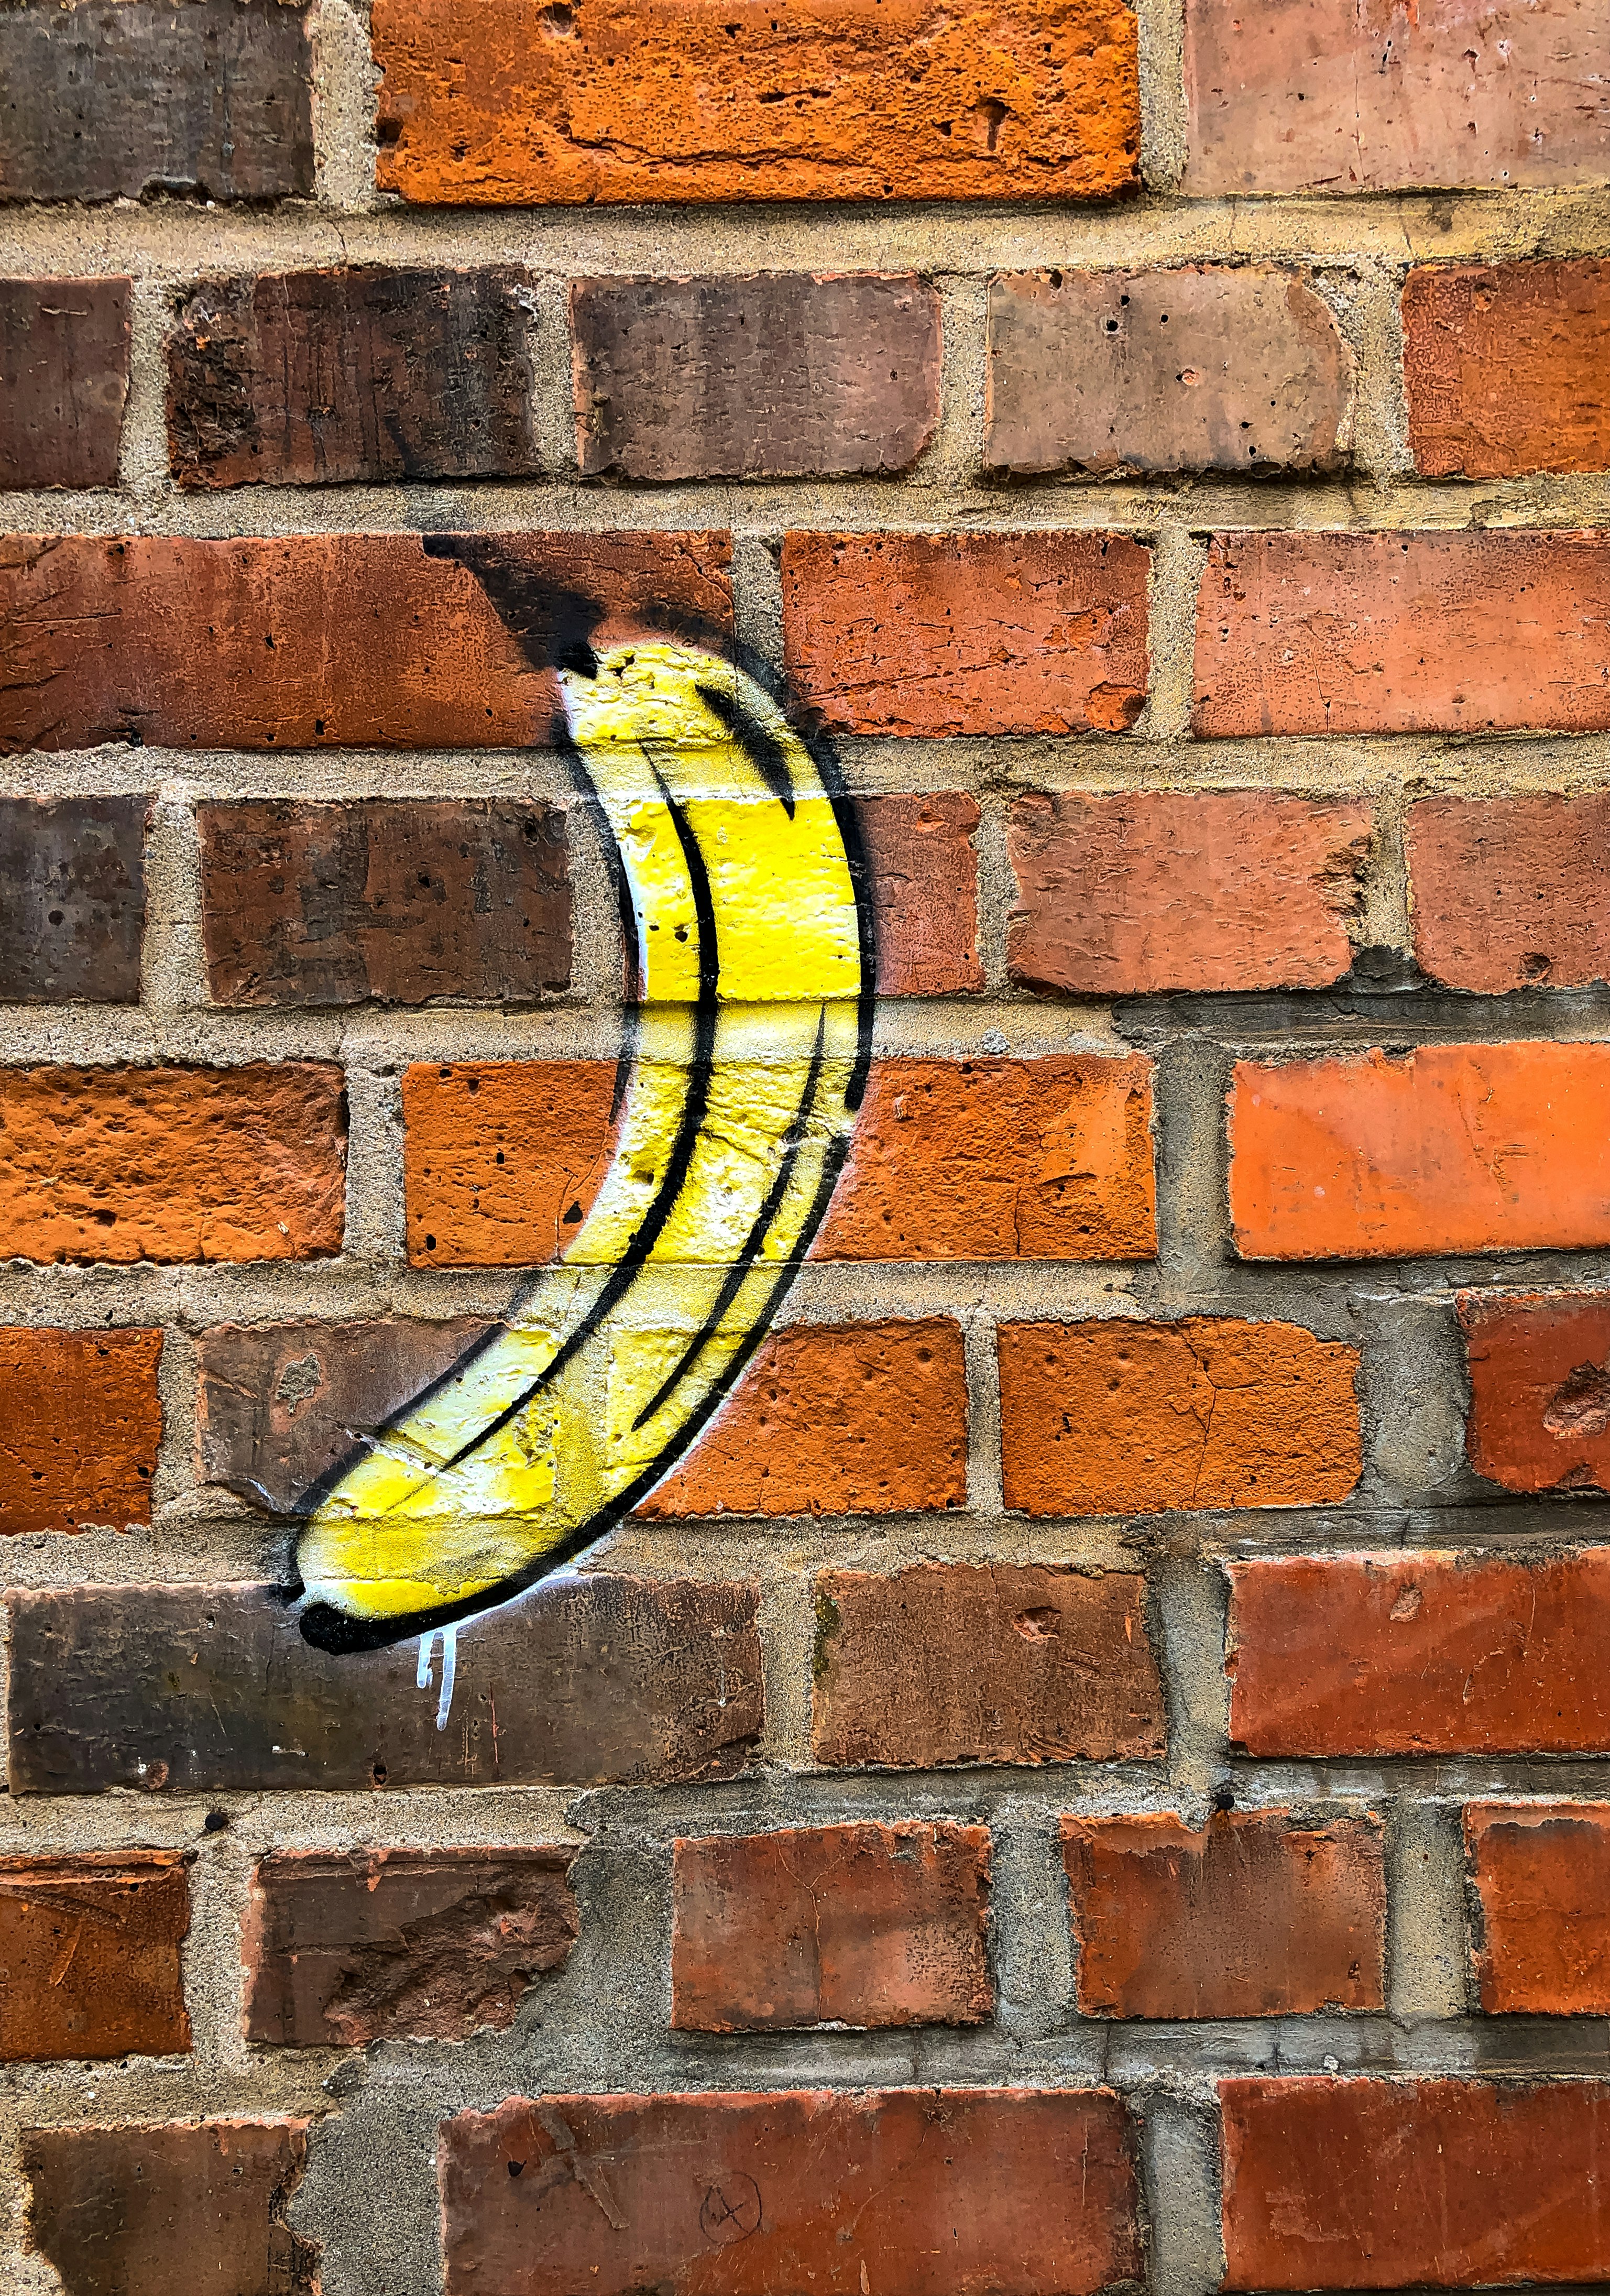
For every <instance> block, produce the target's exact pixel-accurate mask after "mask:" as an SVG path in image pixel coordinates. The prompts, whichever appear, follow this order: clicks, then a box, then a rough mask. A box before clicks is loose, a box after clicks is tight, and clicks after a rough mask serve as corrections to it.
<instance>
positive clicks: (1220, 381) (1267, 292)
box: [984, 264, 1353, 477]
mask: <svg viewBox="0 0 1610 2296" xmlns="http://www.w3.org/2000/svg"><path fill="white" fill-rule="evenodd" d="M1352 372H1353V360H1352V354H1351V351H1350V350H1349V349H1348V348H1347V345H1346V344H1345V343H1344V342H1343V340H1342V333H1341V330H1340V329H1339V328H1338V326H1337V324H1336V322H1335V317H1334V316H1333V315H1332V313H1331V311H1330V308H1329V307H1328V306H1327V304H1326V303H1324V302H1322V301H1321V299H1320V298H1319V297H1318V295H1316V294H1315V292H1314V291H1313V289H1312V288H1311V287H1310V286H1309V285H1308V284H1307V283H1306V282H1305V281H1304V280H1302V278H1301V277H1299V276H1298V275H1297V274H1296V273H1295V272H1290V271H1271V270H1268V269H1263V268H1260V267H1256V266H1253V267H1249V268H1246V269H1237V270H1231V269H1229V268H1228V267H1227V266H1223V265H1220V264H1187V265H1183V266H1181V267H1180V268H1179V270H1177V271H1030V272H1023V273H1019V274H1017V275H1015V276H1008V277H1006V278H1002V279H997V280H996V281H995V282H994V283H992V285H991V287H990V368H989V377H990V380H989V401H988V406H987V410H986V414H985V418H984V420H985V438H984V460H985V462H986V463H988V464H989V465H990V467H991V468H992V469H995V470H1000V471H1014V472H1016V473H1018V474H1019V475H1020V476H1025V477H1037V476H1039V475H1042V474H1043V473H1045V472H1047V471H1064V470H1074V471H1097V472H1100V473H1102V474H1103V475H1104V476H1105V475H1107V474H1109V473H1111V472H1113V471H1250V470H1261V469H1269V468H1277V469H1281V470H1292V471H1333V470H1336V469H1339V468H1340V467H1341V466H1342V464H1343V463H1345V461H1346V460H1347V452H1348V447H1349V445H1350V443H1351V427H1352V422H1351V417H1352Z"/></svg>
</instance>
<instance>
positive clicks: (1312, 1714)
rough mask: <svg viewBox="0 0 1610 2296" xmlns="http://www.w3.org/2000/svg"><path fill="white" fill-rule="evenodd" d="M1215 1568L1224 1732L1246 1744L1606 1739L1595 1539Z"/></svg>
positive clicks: (1293, 1751) (1603, 1625)
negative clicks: (1225, 1603)
mask: <svg viewBox="0 0 1610 2296" xmlns="http://www.w3.org/2000/svg"><path fill="white" fill-rule="evenodd" d="M1229 1579H1230V1628H1229V1637H1230V1640H1229V1657H1228V1661H1227V1671H1228V1674H1229V1676H1230V1735H1231V1737H1232V1738H1233V1739H1234V1740H1235V1741H1236V1743H1237V1744H1238V1745H1240V1746H1244V1748H1245V1749H1246V1751H1248V1752H1249V1753H1252V1754H1262V1755H1313V1756H1316V1757H1318V1758H1321V1759H1323V1758H1326V1757H1333V1756H1343V1755H1354V1754H1356V1755H1362V1756H1363V1757H1365V1758H1366V1759H1369V1758H1372V1757H1374V1756H1376V1755H1392V1754H1525V1753H1540V1754H1583V1753H1602V1752H1603V1751H1605V1750H1606V1748H1610V1690H1607V1689H1606V1663H1607V1661H1610V1548H1604V1547H1589V1548H1586V1549H1583V1550H1581V1551H1579V1552H1577V1553H1574V1554H1566V1555H1563V1556H1560V1557H1559V1558H1557V1559H1554V1560H1545V1561H1540V1562H1507V1561H1506V1560H1503V1559H1502V1558H1499V1557H1496V1556H1487V1555H1481V1554H1463V1555H1461V1554H1383V1555H1378V1556H1377V1555H1366V1554H1339V1555H1333V1556H1329V1557H1324V1556H1318V1555H1314V1556H1309V1555H1302V1556H1294V1557H1292V1558H1290V1559H1286V1558H1281V1559H1278V1560H1277V1559H1274V1558H1270V1559H1269V1560H1262V1561H1258V1562H1236V1563H1232V1564H1231V1565H1230V1566H1229Z"/></svg>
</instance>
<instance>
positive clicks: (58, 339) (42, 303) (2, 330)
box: [0, 30, 129, 487]
mask: <svg viewBox="0 0 1610 2296" xmlns="http://www.w3.org/2000/svg"><path fill="white" fill-rule="evenodd" d="M3 40H4V31H3V30H0V41H3ZM0 53H4V48H3V47H0ZM3 134H4V130H0V135H3ZM128 291H129V283H128V281H127V279H0V487H111V486H115V485H116V484H117V479H118V448H119V445H120V444H121V442H122V437H123V402H124V400H125V398H127V395H128Z"/></svg>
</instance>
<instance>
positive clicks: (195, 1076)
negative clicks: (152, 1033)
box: [0, 1061, 347, 1264]
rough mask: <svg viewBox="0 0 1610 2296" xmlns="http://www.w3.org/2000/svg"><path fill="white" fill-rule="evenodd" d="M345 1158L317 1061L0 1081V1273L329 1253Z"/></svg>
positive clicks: (343, 1137)
mask: <svg viewBox="0 0 1610 2296" xmlns="http://www.w3.org/2000/svg"><path fill="white" fill-rule="evenodd" d="M346 1145H347V1119H346V1105H345V1095H344V1093H343V1090H342V1078H341V1070H340V1069H339V1068H336V1067H333V1066H332V1065H330V1064H328V1063H326V1062H316V1061H302V1062H284V1063H283V1064H280V1063H269V1062H259V1063H256V1064H254V1065H251V1066H247V1067H242V1068H235V1069H200V1068H177V1067H175V1068H151V1069H136V1068H104V1069H70V1068H41V1069H6V1070H0V1259H43V1260H56V1261H63V1260H65V1261H71V1262H76V1263H86V1262H91V1261H95V1260H115V1261H119V1262H121V1263H125V1264H127V1262H129V1261H132V1260H140V1259H152V1260H158V1261H174V1260H185V1259H316V1258H318V1257H320V1256H321V1255H323V1254H325V1253H330V1252H337V1251H340V1250H341V1236H342V1232H343V1228H344V1224H345V1219H346Z"/></svg>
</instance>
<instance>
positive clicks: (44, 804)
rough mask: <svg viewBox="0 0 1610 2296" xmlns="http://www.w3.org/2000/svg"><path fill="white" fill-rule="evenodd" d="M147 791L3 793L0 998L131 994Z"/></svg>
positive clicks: (129, 999)
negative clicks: (44, 794)
mask: <svg viewBox="0 0 1610 2296" xmlns="http://www.w3.org/2000/svg"><path fill="white" fill-rule="evenodd" d="M150 810H151V808H150V801H149V799H146V798H144V797H60V798H39V797H14V798H0V881H3V882H4V886H5V896H6V897H5V901H4V906H3V907H0V1002H3V1003H5V1004H8V1005H9V1004H16V1005H65V1004H72V1003H78V1002H80V1001H81V1002H83V1003H86V1004H94V1005H137V1004H138V1003H139V1001H140V953H141V947H142V944H143V941H144V931H145V832H146V827H147V824H148V820H149V816H150Z"/></svg>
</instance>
